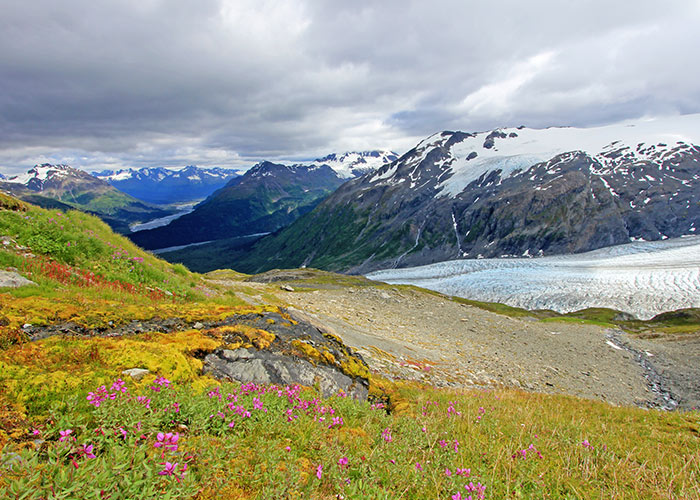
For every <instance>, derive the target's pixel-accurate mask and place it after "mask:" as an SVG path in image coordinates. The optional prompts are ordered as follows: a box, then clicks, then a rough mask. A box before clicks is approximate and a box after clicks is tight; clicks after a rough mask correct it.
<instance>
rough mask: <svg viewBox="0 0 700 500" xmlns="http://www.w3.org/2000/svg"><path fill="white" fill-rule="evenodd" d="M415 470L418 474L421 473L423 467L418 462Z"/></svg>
mask: <svg viewBox="0 0 700 500" xmlns="http://www.w3.org/2000/svg"><path fill="white" fill-rule="evenodd" d="M416 470H417V471H418V472H423V466H422V465H421V464H419V463H418V462H416Z"/></svg>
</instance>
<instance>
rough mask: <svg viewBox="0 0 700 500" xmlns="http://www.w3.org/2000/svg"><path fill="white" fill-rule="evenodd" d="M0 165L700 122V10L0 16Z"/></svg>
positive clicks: (221, 158)
mask: <svg viewBox="0 0 700 500" xmlns="http://www.w3.org/2000/svg"><path fill="white" fill-rule="evenodd" d="M0 14H1V15H0V170H2V171H3V172H5V173H15V172H18V171H21V170H24V169H26V168H27V167H28V166H30V165H32V164H33V163H36V162H39V161H57V162H68V163H71V164H73V165H76V166H82V167H85V168H89V169H97V168H114V167H121V166H156V165H184V164H192V163H194V164H200V165H222V166H229V167H233V168H246V167H248V166H250V164H251V163H252V162H254V161H257V160H259V159H262V158H266V159H286V158H289V159H292V158H313V157H315V156H318V155H321V154H326V153H328V152H331V151H342V150H348V149H364V148H392V149H395V150H398V151H399V152H403V151H405V150H406V149H408V148H410V147H412V146H413V145H414V144H415V142H417V140H419V139H420V138H422V137H424V136H427V135H429V134H431V133H433V132H435V131H437V130H442V129H461V130H467V131H472V130H484V129H488V128H492V127H497V126H504V125H521V124H525V125H528V126H534V127H541V126H550V125H578V126H586V125H595V124H602V123H608V122H612V121H618V120H621V119H626V118H634V117H639V116H643V115H658V114H672V113H695V112H700V83H699V82H700V69H698V68H699V67H698V65H696V64H694V63H693V61H692V54H693V50H694V49H695V48H696V47H698V46H700V34H699V33H698V30H697V26H698V25H700V3H699V2H697V1H696V0H686V1H680V0H678V1H674V0H669V1H667V2H663V3H659V2H655V1H637V2H634V3H633V4H631V3H629V2H623V1H612V2H611V1H602V0H587V1H576V2H573V1H572V2H561V1H537V0H534V1H531V2H522V1H513V0H502V1H500V2H497V3H495V2H461V1H456V0H455V1H437V2H423V1H419V0H414V1H408V0H403V1H394V0H385V1H383V2H371V1H356V2H324V1H320V0H319V1H312V0H309V1H302V0H298V1H292V0H287V1H284V0H279V1H264V0H257V1H252V0H245V1H244V0H238V1H232V0H229V1H225V0H201V1H198V2H191V1H188V0H177V1H176V0H169V1H167V2H166V1H162V0H119V1H117V0H113V1H104V2H94V1H93V2H88V1H83V0H64V1H62V2H54V1H52V0H33V1H31V2H5V4H4V5H3V6H2V7H0Z"/></svg>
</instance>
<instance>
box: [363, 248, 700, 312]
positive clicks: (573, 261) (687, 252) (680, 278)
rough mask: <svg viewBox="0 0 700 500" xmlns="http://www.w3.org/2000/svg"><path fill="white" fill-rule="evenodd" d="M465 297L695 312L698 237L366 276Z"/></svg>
mask: <svg viewBox="0 0 700 500" xmlns="http://www.w3.org/2000/svg"><path fill="white" fill-rule="evenodd" d="M367 277H368V278H370V279H373V280H377V281H384V282H387V283H390V284H411V285H417V286H421V287H424V288H428V289H430V290H435V291H438V292H442V293H446V294H448V295H456V296H459V297H463V298H466V299H471V300H479V301H484V302H501V303H505V304H508V305H511V306H515V307H523V308H526V309H552V310H554V311H558V312H561V313H567V312H572V311H577V310H581V309H585V308H587V307H609V308H612V309H617V310H620V311H625V312H628V313H630V314H633V315H634V316H636V317H638V318H640V319H649V318H652V317H653V316H655V315H657V314H659V313H662V312H665V311H671V310H676V309H682V308H686V307H700V293H699V290H700V236H686V237H683V238H676V239H667V240H664V241H653V242H635V243H630V244H627V245H618V246H614V247H607V248H603V249H600V250H595V251H592V252H587V253H582V254H574V255H559V256H551V257H540V258H525V259H523V258H517V259H468V260H454V261H448V262H440V263H437V264H431V265H427V266H420V267H413V268H405V269H389V270H383V271H377V272H374V273H370V274H368V275H367Z"/></svg>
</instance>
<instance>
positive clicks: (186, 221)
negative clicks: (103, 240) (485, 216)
mask: <svg viewBox="0 0 700 500" xmlns="http://www.w3.org/2000/svg"><path fill="white" fill-rule="evenodd" d="M396 158H397V156H396V155H395V154H394V153H391V152H387V151H366V152H360V153H356V152H352V153H345V154H342V155H336V154H332V155H329V156H326V157H324V158H321V159H318V160H315V161H313V162H310V163H307V164H295V165H285V164H282V163H273V162H269V161H263V162H260V163H258V164H256V165H254V166H253V167H252V168H250V169H249V170H248V171H247V172H246V173H245V174H244V175H243V176H241V177H236V178H234V179H231V180H230V181H229V182H228V183H227V184H226V186H224V187H223V188H221V189H220V190H218V191H216V192H215V193H214V194H212V195H211V196H210V197H209V198H207V199H206V200H205V201H203V202H202V203H200V204H199V205H197V206H196V207H195V209H194V211H193V212H192V213H189V214H186V215H183V216H182V217H180V218H178V219H176V220H174V221H172V222H170V223H169V224H168V225H166V226H163V227H158V228H155V229H150V230H146V231H138V232H136V233H133V234H132V235H131V236H130V238H131V239H132V240H133V241H134V242H136V243H137V244H138V245H140V246H142V247H144V248H148V249H157V248H164V247H171V246H178V245H187V244H190V243H196V242H203V241H211V240H222V239H226V238H235V237H241V236H247V235H251V234H260V233H267V232H272V231H276V230H277V229H279V228H281V227H284V226H287V225H289V224H291V223H292V222H294V221H295V220H296V219H297V218H299V217H300V216H301V215H303V214H305V213H307V212H309V211H310V210H312V209H313V208H314V207H315V206H316V204H317V203H318V202H319V201H320V200H321V199H323V198H325V197H326V196H328V195H329V194H330V193H332V192H333V191H334V190H335V189H337V188H338V187H339V186H340V185H341V184H343V183H344V182H346V181H347V179H348V177H353V176H355V175H358V174H362V173H367V172H372V171H374V170H376V169H377V168H380V167H381V166H383V165H388V164H389V163H391V161H393V160H395V159H396Z"/></svg>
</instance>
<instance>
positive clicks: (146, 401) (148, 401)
mask: <svg viewBox="0 0 700 500" xmlns="http://www.w3.org/2000/svg"><path fill="white" fill-rule="evenodd" d="M136 401H138V402H139V403H141V404H142V405H144V406H145V407H146V408H148V409H149V410H150V409H151V399H150V398H147V397H146V396H136Z"/></svg>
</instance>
